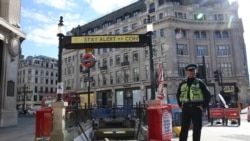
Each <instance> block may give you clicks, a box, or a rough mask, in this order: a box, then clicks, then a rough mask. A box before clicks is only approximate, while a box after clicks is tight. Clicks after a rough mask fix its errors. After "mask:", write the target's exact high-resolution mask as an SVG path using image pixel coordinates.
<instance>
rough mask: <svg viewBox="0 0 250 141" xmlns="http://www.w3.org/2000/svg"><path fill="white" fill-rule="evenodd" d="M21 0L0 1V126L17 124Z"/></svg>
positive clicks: (21, 39) (21, 33) (22, 36)
mask: <svg viewBox="0 0 250 141" xmlns="http://www.w3.org/2000/svg"><path fill="white" fill-rule="evenodd" d="M20 13H21V0H1V1H0V127H6V126H12V125H16V124H17V111H16V95H17V91H16V90H17V70H18V60H19V57H20V53H21V43H22V41H23V40H24V39H25V37H26V35H25V33H24V32H23V31H22V30H21V27H20Z"/></svg>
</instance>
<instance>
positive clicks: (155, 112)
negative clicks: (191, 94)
mask: <svg viewBox="0 0 250 141" xmlns="http://www.w3.org/2000/svg"><path fill="white" fill-rule="evenodd" d="M170 110H171V106H170V105H155V106H151V107H148V108H147V112H148V136H149V141H171V138H172V117H171V112H170Z"/></svg>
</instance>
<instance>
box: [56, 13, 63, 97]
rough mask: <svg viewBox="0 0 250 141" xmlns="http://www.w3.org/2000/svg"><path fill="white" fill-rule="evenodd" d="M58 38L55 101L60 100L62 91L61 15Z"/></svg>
mask: <svg viewBox="0 0 250 141" xmlns="http://www.w3.org/2000/svg"><path fill="white" fill-rule="evenodd" d="M57 36H58V40H59V46H58V75H57V77H58V80H57V81H58V82H57V101H61V100H62V93H63V91H62V90H63V83H62V48H63V47H62V40H63V38H64V35H63V17H62V16H60V20H59V23H58V33H57Z"/></svg>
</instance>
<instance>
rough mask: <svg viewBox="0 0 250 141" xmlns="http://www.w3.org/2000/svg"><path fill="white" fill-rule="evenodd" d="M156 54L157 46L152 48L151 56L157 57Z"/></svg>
mask: <svg viewBox="0 0 250 141" xmlns="http://www.w3.org/2000/svg"><path fill="white" fill-rule="evenodd" d="M157 53H158V47H157V46H153V56H154V57H157V55H158V54H157Z"/></svg>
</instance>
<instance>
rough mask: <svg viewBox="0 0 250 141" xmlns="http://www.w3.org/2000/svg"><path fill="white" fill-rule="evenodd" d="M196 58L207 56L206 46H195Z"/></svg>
mask: <svg viewBox="0 0 250 141" xmlns="http://www.w3.org/2000/svg"><path fill="white" fill-rule="evenodd" d="M196 54H197V56H208V46H207V45H196Z"/></svg>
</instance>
